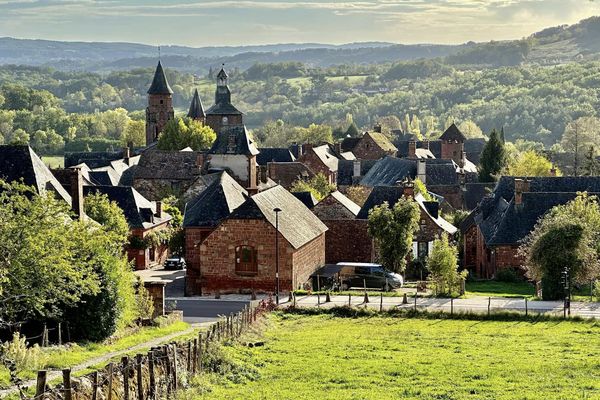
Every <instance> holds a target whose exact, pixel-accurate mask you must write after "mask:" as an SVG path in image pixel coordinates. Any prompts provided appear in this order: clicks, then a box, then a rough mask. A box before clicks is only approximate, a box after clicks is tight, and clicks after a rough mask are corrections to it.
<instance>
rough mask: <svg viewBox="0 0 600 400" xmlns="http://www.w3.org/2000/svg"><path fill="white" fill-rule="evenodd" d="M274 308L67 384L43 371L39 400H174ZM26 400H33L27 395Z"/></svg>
mask: <svg viewBox="0 0 600 400" xmlns="http://www.w3.org/2000/svg"><path fill="white" fill-rule="evenodd" d="M267 309H268V306H267V305H266V303H265V302H264V301H263V302H261V303H260V304H259V305H258V306H256V307H249V306H246V307H245V308H244V309H243V310H242V311H240V312H238V313H235V314H233V313H232V314H230V315H228V316H225V317H223V318H221V319H220V320H219V321H217V322H215V323H214V324H212V325H210V327H209V329H208V330H207V331H206V332H200V333H198V336H197V337H196V338H193V339H191V340H188V341H185V342H172V343H169V344H164V345H161V346H158V347H153V348H151V349H150V350H149V351H148V352H147V353H146V354H137V355H135V356H133V357H130V356H125V357H122V358H121V360H120V362H116V363H115V362H111V363H109V364H107V365H106V366H105V367H104V368H102V369H100V370H97V371H94V372H91V373H88V374H86V375H83V376H79V377H73V376H71V369H63V370H62V383H60V384H57V385H55V386H52V385H50V383H49V382H48V377H49V370H40V371H38V374H37V384H36V388H35V396H34V397H33V400H45V399H48V400H83V399H86V400H87V399H90V400H153V399H164V398H169V397H172V396H173V395H174V394H175V392H176V391H177V390H179V389H180V388H182V387H186V386H187V385H188V384H189V382H190V380H191V378H192V377H193V376H194V375H197V374H202V373H204V372H206V371H207V369H208V368H209V365H208V363H209V362H210V354H211V348H212V347H213V346H217V345H218V343H220V342H221V341H224V340H229V339H235V338H238V337H239V336H240V335H242V334H243V333H244V332H245V331H246V330H247V329H248V328H249V327H250V326H251V325H252V324H253V323H255V322H256V320H257V319H258V317H259V315H260V314H261V313H263V312H265V311H266V310H267ZM21 398H22V399H24V400H27V399H31V398H30V397H28V396H27V395H26V394H25V393H24V391H21Z"/></svg>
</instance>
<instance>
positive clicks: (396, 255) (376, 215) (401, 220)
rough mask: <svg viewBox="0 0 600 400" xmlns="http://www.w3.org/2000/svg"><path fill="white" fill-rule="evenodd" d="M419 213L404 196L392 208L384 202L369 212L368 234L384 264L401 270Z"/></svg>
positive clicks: (416, 227)
mask: <svg viewBox="0 0 600 400" xmlns="http://www.w3.org/2000/svg"><path fill="white" fill-rule="evenodd" d="M420 215H421V214H420V212H419V206H418V205H417V203H416V202H415V201H413V200H412V199H406V198H404V197H402V198H400V199H399V200H398V202H396V204H394V206H393V207H391V208H390V206H389V204H388V203H387V202H385V203H383V204H382V205H380V206H377V207H375V208H373V209H372V210H371V211H370V212H369V220H368V224H369V235H370V236H371V237H372V238H373V239H374V240H375V244H376V246H377V250H378V259H379V261H380V262H381V263H382V264H383V265H384V266H385V267H387V268H389V269H391V270H392V271H394V272H403V271H404V269H405V268H406V257H407V256H408V254H409V252H410V251H411V249H412V242H413V235H414V233H415V232H416V231H417V229H418V228H419V218H420Z"/></svg>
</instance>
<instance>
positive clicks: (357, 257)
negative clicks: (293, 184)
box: [313, 191, 373, 264]
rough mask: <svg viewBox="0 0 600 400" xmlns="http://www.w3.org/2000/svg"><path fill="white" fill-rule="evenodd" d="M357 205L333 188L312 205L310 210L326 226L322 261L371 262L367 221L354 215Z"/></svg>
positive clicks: (370, 243) (358, 207)
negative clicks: (332, 190)
mask: <svg viewBox="0 0 600 400" xmlns="http://www.w3.org/2000/svg"><path fill="white" fill-rule="evenodd" d="M359 212H360V206H359V205H357V204H356V203H354V202H352V200H350V199H349V198H347V197H346V196H344V195H343V194H342V193H340V192H338V191H335V192H332V193H330V194H329V195H328V196H326V197H325V198H324V199H323V200H321V201H320V202H319V203H318V204H317V205H316V206H314V207H313V213H314V214H315V215H316V216H317V217H318V218H319V219H320V220H321V221H322V222H323V223H324V224H325V225H326V226H327V228H328V230H327V232H326V233H325V262H326V263H327V264H336V263H338V262H341V261H351V262H372V261H373V259H372V247H373V245H372V242H371V239H370V237H369V235H368V232H367V228H368V226H367V221H366V220H364V219H362V220H361V219H356V216H357V215H358V213H359Z"/></svg>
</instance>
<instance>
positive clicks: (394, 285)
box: [312, 262, 404, 291]
mask: <svg viewBox="0 0 600 400" xmlns="http://www.w3.org/2000/svg"><path fill="white" fill-rule="evenodd" d="M312 278H313V279H312V281H313V285H312V286H313V290H319V289H334V290H348V289H351V288H361V289H362V288H365V287H366V288H367V289H377V290H386V291H387V290H394V289H398V288H401V287H402V285H403V284H404V279H403V278H402V276H401V275H400V274H396V273H394V272H391V271H388V270H386V269H385V268H383V267H382V266H381V265H379V264H370V263H351V262H342V263H338V264H335V265H334V264H328V265H325V266H324V267H323V268H321V269H319V270H318V271H317V272H316V273H315V274H313V275H312Z"/></svg>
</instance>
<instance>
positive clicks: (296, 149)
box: [290, 142, 302, 158]
mask: <svg viewBox="0 0 600 400" xmlns="http://www.w3.org/2000/svg"><path fill="white" fill-rule="evenodd" d="M290 149H291V150H292V154H293V155H294V157H296V158H300V157H302V146H300V145H299V144H298V143H296V142H293V143H292V145H291V146H290Z"/></svg>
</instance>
